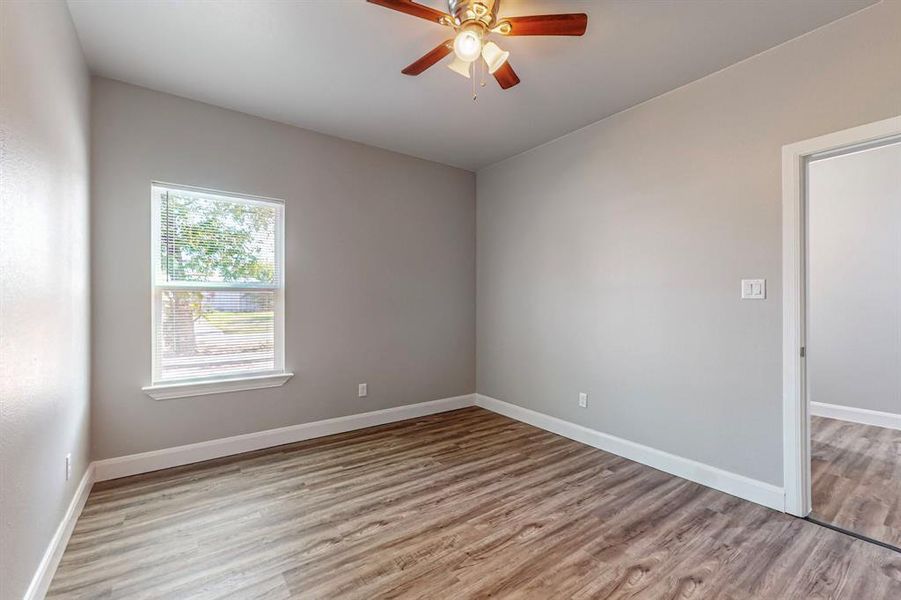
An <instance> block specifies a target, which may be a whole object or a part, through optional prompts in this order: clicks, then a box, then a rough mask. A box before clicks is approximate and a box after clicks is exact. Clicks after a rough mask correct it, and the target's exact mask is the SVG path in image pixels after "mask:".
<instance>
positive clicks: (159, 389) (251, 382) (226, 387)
mask: <svg viewBox="0 0 901 600" xmlns="http://www.w3.org/2000/svg"><path fill="white" fill-rule="evenodd" d="M292 377H294V373H272V374H269V375H254V376H250V377H235V378H230V379H214V380H212V381H188V382H181V383H163V384H158V385H148V386H147V387H143V388H141V390H142V391H143V392H144V393H145V394H147V395H148V396H150V397H151V398H153V399H154V400H169V399H172V398H187V397H188V396H203V395H206V394H222V393H225V392H241V391H244V390H256V389H260V388H269V387H279V386H281V385H285V382H287V381H288V380H289V379H291V378H292Z"/></svg>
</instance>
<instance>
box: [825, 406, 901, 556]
mask: <svg viewBox="0 0 901 600" xmlns="http://www.w3.org/2000/svg"><path fill="white" fill-rule="evenodd" d="M810 421H811V433H810V451H811V465H810V467H811V468H810V470H811V483H812V492H813V494H812V497H813V502H812V504H813V511H812V512H811V516H812V517H814V518H815V519H817V520H819V521H823V522H825V523H831V524H832V525H836V526H838V527H842V528H844V529H847V530H849V531H854V532H856V533H859V534H861V535H865V536H867V537H870V538H873V539H875V540H880V541H883V542H886V543H888V544H891V545H893V546H897V547H899V548H901V431H896V430H894V429H886V428H883V427H873V426H870V425H860V424H858V423H849V422H848V421H840V420H838V419H827V418H824V417H811V419H810Z"/></svg>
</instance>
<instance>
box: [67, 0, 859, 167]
mask: <svg viewBox="0 0 901 600" xmlns="http://www.w3.org/2000/svg"><path fill="white" fill-rule="evenodd" d="M874 1H875V0H584V1H579V0H553V1H551V0H544V1H540V0H504V1H503V4H502V7H501V14H502V15H503V16H512V15H523V14H539V13H550V12H586V13H588V15H589V20H588V32H587V33H586V35H585V36H584V37H581V38H578V37H571V38H570V37H520V38H505V39H502V40H498V42H499V44H500V45H502V46H503V47H504V48H505V49H509V50H510V52H511V57H510V63H511V64H512V65H513V66H514V68H515V69H516V71H517V72H518V74H519V76H520V78H521V79H522V83H521V84H520V85H518V86H516V87H514V88H512V89H510V90H507V91H502V90H500V88H498V86H497V85H496V83H495V82H494V81H493V79H491V80H489V81H488V85H487V86H486V87H485V88H484V89H483V90H481V92H480V95H479V99H478V102H473V101H472V99H471V95H470V82H469V81H468V80H466V79H464V78H462V77H460V76H459V75H456V74H454V73H453V72H451V71H450V70H448V69H446V68H444V66H443V64H444V62H449V59H448V60H445V61H443V62H442V63H439V64H438V65H436V66H434V67H432V68H431V69H430V70H428V71H426V72H425V73H424V74H422V75H420V76H419V77H407V76H405V75H402V74H401V73H400V70H401V69H402V68H403V67H405V66H406V65H407V64H409V63H411V62H413V60H415V59H416V58H418V57H419V56H421V55H422V54H424V53H425V52H426V51H428V50H430V49H431V48H432V47H434V46H436V45H437V44H438V43H440V42H441V41H442V40H444V39H447V38H448V37H449V36H448V32H449V31H450V30H448V29H445V28H444V27H441V26H440V25H437V24H434V23H430V22H428V21H425V20H422V19H417V18H414V17H410V16H407V15H404V14H401V13H397V12H394V11H390V10H387V9H385V8H382V7H380V6H375V5H372V4H367V3H366V2H364V0H319V1H316V0H298V1H289V0H281V1H256V0H248V1H244V2H238V1H222V2H200V1H172V0H150V1H137V0H129V1H120V2H111V1H109V0H69V6H70V8H71V11H72V16H73V18H74V21H75V26H76V29H77V30H78V34H79V36H80V38H81V42H82V45H83V46H84V50H85V54H86V56H87V60H88V63H89V64H90V66H91V68H92V70H93V71H94V72H95V73H97V74H99V75H102V76H105V77H111V78H114V79H119V80H122V81H126V82H129V83H134V84H137V85H141V86H145V87H148V88H152V89H155V90H160V91H164V92H169V93H172V94H177V95H179V96H184V97H187V98H193V99H196V100H201V101H204V102H208V103H210V104H216V105H218V106H224V107H226V108H232V109H235V110H239V111H242V112H245V113H250V114H253V115H258V116H261V117H266V118H269V119H274V120H276V121H281V122H284V123H290V124H292V125H297V126H299V127H305V128H308V129H313V130H316V131H320V132H323V133H327V134H331V135H335V136H338V137H342V138H347V139H351V140H355V141H359V142H363V143H366V144H372V145H374V146H380V147H382V148H388V149H391V150H396V151H398V152H403V153H406V154H411V155H414V156H420V157H423V158H428V159H431V160H435V161H439V162H442V163H447V164H450V165H455V166H459V167H463V168H466V169H472V170H475V169H478V168H481V167H483V166H485V165H488V164H491V163H493V162H496V161H498V160H501V159H504V158H506V157H509V156H512V155H514V154H517V153H519V152H522V151H524V150H527V149H529V148H532V147H534V146H537V145H539V144H541V143H543V142H546V141H548V140H551V139H553V138H556V137H559V136H561V135H563V134H565V133H567V132H569V131H572V130H574V129H578V128H579V127H582V126H584V125H587V124H589V123H592V122H594V121H596V120H598V119H601V118H603V117H605V116H608V115H610V114H613V113H615V112H618V111H620V110H623V109H624V108H627V107H629V106H632V105H634V104H637V103H639V102H642V101H644V100H647V99H649V98H652V97H654V96H657V95H659V94H661V93H663V92H666V91H668V90H671V89H674V88H676V87H678V86H680V85H682V84H685V83H688V82H690V81H693V80H695V79H698V78H700V77H702V76H704V75H707V74H709V73H712V72H714V71H717V70H719V69H721V68H723V67H725V66H728V65H730V64H733V63H735V62H737V61H739V60H741V59H744V58H747V57H749V56H752V55H754V54H757V53H759V52H761V51H763V50H765V49H767V48H771V47H773V46H775V45H777V44H779V43H781V42H784V41H786V40H789V39H791V38H793V37H796V36H798V35H801V34H803V33H805V32H808V31H811V30H813V29H816V28H817V27H821V26H822V25H824V24H826V23H829V22H830V21H833V20H835V19H838V18H840V17H843V16H845V15H848V14H850V13H852V12H855V11H857V10H859V9H861V8H863V7H865V6H867V5H869V4H873V3H874ZM421 3H423V4H427V5H429V6H432V7H435V8H441V9H443V10H446V4H445V3H444V2H442V1H441V0H421Z"/></svg>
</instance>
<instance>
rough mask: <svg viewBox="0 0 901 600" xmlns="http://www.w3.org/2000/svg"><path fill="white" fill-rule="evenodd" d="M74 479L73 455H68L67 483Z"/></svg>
mask: <svg viewBox="0 0 901 600" xmlns="http://www.w3.org/2000/svg"><path fill="white" fill-rule="evenodd" d="M71 478H72V455H71V454H67V455H66V481H69V479H71Z"/></svg>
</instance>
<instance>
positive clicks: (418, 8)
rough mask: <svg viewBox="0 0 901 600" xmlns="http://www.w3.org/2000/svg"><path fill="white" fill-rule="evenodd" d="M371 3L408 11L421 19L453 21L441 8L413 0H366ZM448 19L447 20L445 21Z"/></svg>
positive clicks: (436, 21)
mask: <svg viewBox="0 0 901 600" xmlns="http://www.w3.org/2000/svg"><path fill="white" fill-rule="evenodd" d="M366 1H367V2H369V3H370V4H378V5H379V6H384V7H385V8H390V9H391V10H396V11H399V12H402V13H406V14H408V15H413V16H414V17H419V18H420V19H425V20H427V21H432V22H434V23H440V24H442V25H444V24H445V23H452V22H453V19H452V18H451V16H450V15H448V14H446V13H443V12H441V11H440V10H435V9H434V8H430V7H428V6H423V5H422V4H417V3H416V2H413V1H412V0H366ZM445 19H447V21H445Z"/></svg>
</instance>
